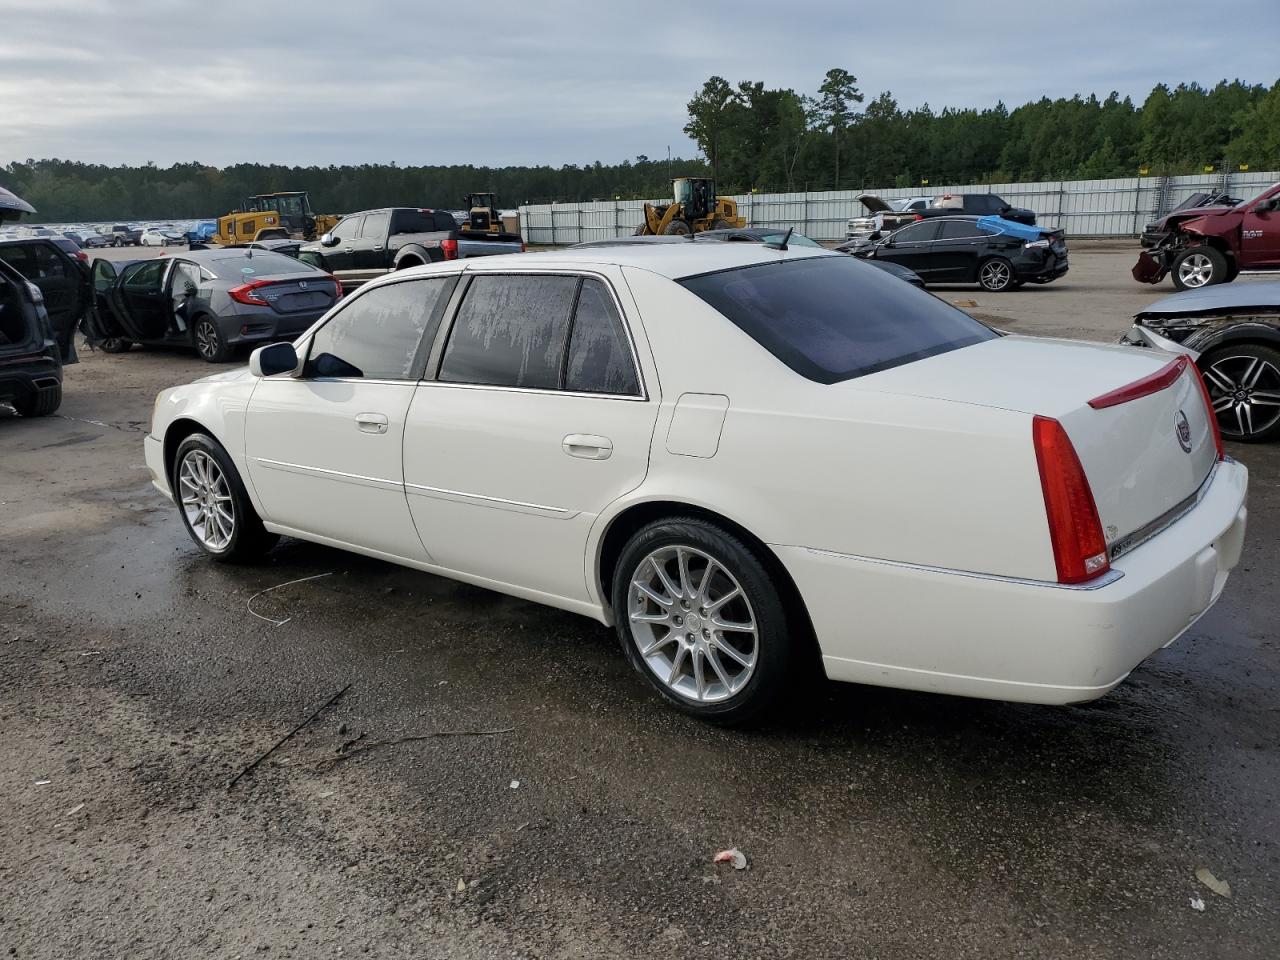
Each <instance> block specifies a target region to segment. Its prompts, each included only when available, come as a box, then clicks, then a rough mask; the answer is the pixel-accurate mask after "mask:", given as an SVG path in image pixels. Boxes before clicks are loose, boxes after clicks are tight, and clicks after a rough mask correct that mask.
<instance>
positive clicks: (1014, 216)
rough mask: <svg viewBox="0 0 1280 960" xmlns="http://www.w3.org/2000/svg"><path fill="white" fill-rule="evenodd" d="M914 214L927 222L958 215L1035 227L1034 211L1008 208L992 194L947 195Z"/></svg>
mask: <svg viewBox="0 0 1280 960" xmlns="http://www.w3.org/2000/svg"><path fill="white" fill-rule="evenodd" d="M915 212H916V214H917V216H918V218H919V219H923V220H927V219H928V218H929V217H954V216H956V215H957V214H960V215H971V216H978V217H990V216H996V217H1003V218H1004V219H1005V220H1014V221H1017V222H1018V223H1025V224H1026V225H1027V226H1029V227H1034V226H1035V225H1036V214H1035V211H1034V210H1028V209H1026V208H1025V207H1014V206H1010V205H1009V204H1007V203H1005V202H1004V199H1003V198H1001V197H998V196H996V195H995V194H994V193H947V194H943V195H942V196H940V197H934V198H933V203H931V204H929V206H927V207H925V208H924V209H923V210H917V211H915Z"/></svg>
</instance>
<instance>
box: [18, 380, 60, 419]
mask: <svg viewBox="0 0 1280 960" xmlns="http://www.w3.org/2000/svg"><path fill="white" fill-rule="evenodd" d="M60 406H62V384H60V383H58V384H54V385H53V386H51V387H41V388H39V389H37V390H32V391H31V392H30V393H28V394H27V395H26V396H24V397H22V398H20V399H17V400H14V401H13V409H15V410H17V411H18V413H19V414H20V415H21V416H24V417H47V416H49V415H50V414H52V413H53V412H54V411H56V410H57V409H58V408H59V407H60Z"/></svg>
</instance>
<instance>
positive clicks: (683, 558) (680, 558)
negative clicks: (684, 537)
mask: <svg viewBox="0 0 1280 960" xmlns="http://www.w3.org/2000/svg"><path fill="white" fill-rule="evenodd" d="M676 573H677V574H678V575H679V577H680V596H681V597H692V596H693V595H694V594H693V584H692V583H690V582H689V554H688V553H686V552H685V551H684V550H681V549H678V548H677V550H676Z"/></svg>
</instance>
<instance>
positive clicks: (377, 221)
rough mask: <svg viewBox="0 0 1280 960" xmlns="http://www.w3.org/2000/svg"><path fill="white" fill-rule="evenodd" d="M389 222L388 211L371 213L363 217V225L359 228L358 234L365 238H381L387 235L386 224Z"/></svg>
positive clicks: (389, 215)
mask: <svg viewBox="0 0 1280 960" xmlns="http://www.w3.org/2000/svg"><path fill="white" fill-rule="evenodd" d="M390 222H391V214H390V213H371V214H369V215H368V216H367V217H365V218H364V226H363V227H362V228H361V229H360V236H362V237H364V238H365V239H366V240H368V239H374V240H381V239H382V238H383V237H385V236H386V235H387V224H388V223H390Z"/></svg>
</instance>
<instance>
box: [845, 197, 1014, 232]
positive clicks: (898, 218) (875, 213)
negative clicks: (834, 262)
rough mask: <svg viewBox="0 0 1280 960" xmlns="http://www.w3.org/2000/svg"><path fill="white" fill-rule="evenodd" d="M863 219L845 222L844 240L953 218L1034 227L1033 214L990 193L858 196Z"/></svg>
mask: <svg viewBox="0 0 1280 960" xmlns="http://www.w3.org/2000/svg"><path fill="white" fill-rule="evenodd" d="M858 202H859V203H861V204H862V205H863V206H864V207H865V208H866V209H867V211H868V215H867V216H862V217H853V218H851V219H850V220H849V224H848V228H847V230H846V232H845V240H846V241H847V240H877V239H879V238H880V237H881V236H884V235H885V234H888V233H892V232H893V231H895V230H898V229H899V228H901V227H905V226H907V225H908V224H910V223H913V222H915V221H918V220H927V219H929V218H930V217H951V216H956V215H965V216H975V217H1002V218H1004V219H1005V220H1012V221H1014V222H1015V223H1023V224H1026V225H1027V226H1035V222H1036V215H1035V211H1033V210H1027V209H1025V208H1023V207H1014V206H1012V205H1011V204H1008V203H1006V202H1005V201H1004V200H1003V199H1002V198H1001V197H998V196H996V195H995V194H994V193H965V194H952V193H944V194H942V195H941V196H938V197H908V198H906V199H904V200H894V201H885V200H881V199H880V198H879V197H877V196H874V195H872V194H865V193H864V194H863V195H862V196H860V197H858Z"/></svg>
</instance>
